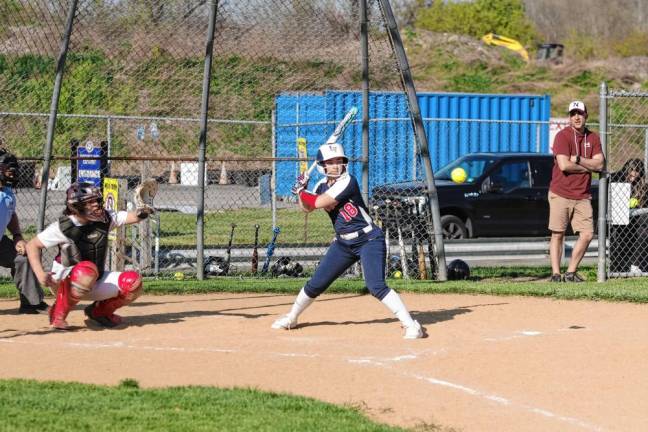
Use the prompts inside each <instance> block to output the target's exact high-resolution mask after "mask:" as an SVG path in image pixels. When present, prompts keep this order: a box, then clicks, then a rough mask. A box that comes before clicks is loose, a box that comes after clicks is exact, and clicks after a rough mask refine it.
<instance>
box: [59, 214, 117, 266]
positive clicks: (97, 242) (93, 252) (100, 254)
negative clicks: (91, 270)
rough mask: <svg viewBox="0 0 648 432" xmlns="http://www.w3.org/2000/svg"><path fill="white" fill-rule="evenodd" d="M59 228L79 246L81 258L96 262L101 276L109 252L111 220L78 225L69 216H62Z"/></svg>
mask: <svg viewBox="0 0 648 432" xmlns="http://www.w3.org/2000/svg"><path fill="white" fill-rule="evenodd" d="M59 228H60V229H61V232H63V234H64V235H65V236H66V237H67V238H69V239H71V240H72V241H73V242H74V244H75V245H76V247H77V248H79V251H80V252H81V260H83V261H92V262H93V263H95V265H96V266H97V269H99V277H101V276H102V275H103V272H104V265H105V262H106V253H107V252H108V231H109V229H110V222H90V223H88V224H86V225H81V226H76V225H74V223H72V221H71V220H70V218H69V217H68V216H61V218H60V219H59Z"/></svg>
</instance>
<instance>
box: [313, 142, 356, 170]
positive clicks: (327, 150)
mask: <svg viewBox="0 0 648 432" xmlns="http://www.w3.org/2000/svg"><path fill="white" fill-rule="evenodd" d="M335 158H342V159H343V160H344V162H343V163H342V166H343V167H344V170H343V171H341V172H340V174H338V175H337V176H336V177H339V176H341V175H342V173H343V172H344V171H346V168H347V164H348V163H349V158H348V157H346V155H345V154H344V147H342V144H339V143H331V144H322V145H321V146H320V148H319V150H317V171H319V173H320V174H322V175H327V174H326V167H325V162H326V161H327V160H331V159H335Z"/></svg>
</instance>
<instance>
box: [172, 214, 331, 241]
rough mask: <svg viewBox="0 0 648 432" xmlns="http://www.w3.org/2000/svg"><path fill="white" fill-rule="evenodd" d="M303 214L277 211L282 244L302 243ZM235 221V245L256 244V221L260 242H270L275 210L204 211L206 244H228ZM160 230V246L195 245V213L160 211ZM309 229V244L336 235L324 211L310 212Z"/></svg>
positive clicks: (329, 238) (328, 239)
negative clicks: (287, 242)
mask: <svg viewBox="0 0 648 432" xmlns="http://www.w3.org/2000/svg"><path fill="white" fill-rule="evenodd" d="M304 215H305V213H304V212H302V211H301V210H299V209H297V208H291V209H278V210H277V226H279V227H280V228H281V234H280V235H279V237H278V239H277V241H278V243H279V244H281V243H285V242H286V241H290V242H293V243H300V242H302V241H303V240H304ZM232 223H235V224H236V230H235V233H234V244H237V245H241V244H246V245H251V244H253V243H254V225H255V224H259V226H260V228H259V244H260V245H265V244H267V243H268V242H269V241H270V238H271V237H272V213H270V212H269V211H268V210H267V209H237V210H223V211H221V212H218V213H206V214H205V244H206V245H225V244H227V241H228V238H229V234H230V230H231V224H232ZM160 229H161V232H160V245H161V246H178V245H180V246H182V245H195V244H196V215H193V214H183V213H178V212H160ZM306 231H307V235H308V237H307V241H308V242H309V243H325V244H328V243H329V242H330V241H331V239H332V238H333V227H332V226H331V220H330V219H329V217H328V215H327V214H326V213H325V212H313V213H311V214H309V215H308V222H307V229H306ZM286 239H290V240H286Z"/></svg>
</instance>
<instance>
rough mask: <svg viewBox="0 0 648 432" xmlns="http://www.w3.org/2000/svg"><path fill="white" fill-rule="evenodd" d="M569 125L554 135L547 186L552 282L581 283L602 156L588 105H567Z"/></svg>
mask: <svg viewBox="0 0 648 432" xmlns="http://www.w3.org/2000/svg"><path fill="white" fill-rule="evenodd" d="M568 112H569V127H568V128H565V129H563V130H561V131H560V132H558V134H557V135H556V138H555V140H554V144H553V154H554V167H553V172H552V175H551V184H550V186H549V230H550V231H551V243H550V245H549V255H550V257H551V270H552V275H551V281H552V282H561V281H563V280H564V281H565V282H583V281H584V279H583V278H582V277H580V276H579V275H578V273H576V270H577V269H578V265H579V264H580V262H581V260H582V259H583V256H584V255H585V251H587V247H588V246H589V244H590V241H592V237H593V236H594V221H593V217H592V194H591V184H592V172H598V171H602V170H603V167H604V166H605V157H604V156H603V151H602V149H601V140H600V138H599V136H598V135H597V134H596V133H594V132H592V131H590V130H589V129H587V127H586V126H585V122H586V120H587V107H586V106H585V104H584V103H583V102H581V101H573V102H572V103H570V104H569V109H568ZM570 223H571V227H572V230H573V231H574V233H578V240H577V241H576V245H575V246H574V250H573V251H572V256H571V260H570V261H569V266H568V267H567V271H566V272H565V275H564V277H563V276H561V274H560V260H561V258H562V250H563V242H564V241H565V231H566V230H567V225H568V224H570Z"/></svg>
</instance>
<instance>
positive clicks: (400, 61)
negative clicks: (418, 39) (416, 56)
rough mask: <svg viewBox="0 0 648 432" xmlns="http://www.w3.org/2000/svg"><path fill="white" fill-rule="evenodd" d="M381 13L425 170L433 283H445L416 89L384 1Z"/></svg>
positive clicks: (435, 196)
mask: <svg viewBox="0 0 648 432" xmlns="http://www.w3.org/2000/svg"><path fill="white" fill-rule="evenodd" d="M380 4H381V5H382V10H383V13H384V14H385V24H386V26H387V33H388V34H389V39H390V42H391V44H392V47H393V49H394V53H395V55H396V60H397V65H398V68H399V72H400V76H401V82H402V85H403V88H404V90H405V93H406V95H407V102H408V105H409V108H410V115H411V119H412V126H413V129H414V134H415V136H416V138H417V140H418V143H419V151H420V154H421V159H422V162H423V168H424V170H425V178H426V180H427V183H426V185H427V198H428V209H429V211H430V213H431V214H432V225H433V229H434V231H433V232H434V247H435V249H436V256H437V269H436V270H437V279H438V280H440V281H446V280H448V269H447V267H446V260H445V249H444V246H443V231H442V230H441V211H440V209H439V200H438V194H437V189H436V185H435V183H434V172H433V171H432V163H431V161H430V152H429V147H428V140H427V135H426V132H425V128H424V127H423V120H422V118H421V110H420V108H419V104H418V99H417V96H416V89H415V88H414V80H413V78H412V73H411V71H410V67H409V62H408V61H407V54H406V53H405V48H404V46H403V41H402V40H401V37H400V33H399V32H398V25H397V24H396V18H394V13H393V12H392V9H391V5H390V4H389V1H388V0H381V1H380Z"/></svg>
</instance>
